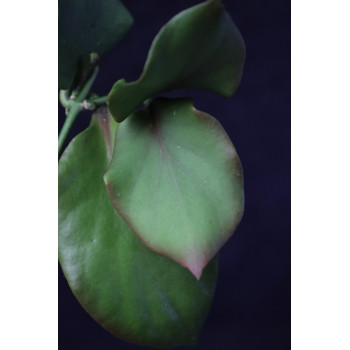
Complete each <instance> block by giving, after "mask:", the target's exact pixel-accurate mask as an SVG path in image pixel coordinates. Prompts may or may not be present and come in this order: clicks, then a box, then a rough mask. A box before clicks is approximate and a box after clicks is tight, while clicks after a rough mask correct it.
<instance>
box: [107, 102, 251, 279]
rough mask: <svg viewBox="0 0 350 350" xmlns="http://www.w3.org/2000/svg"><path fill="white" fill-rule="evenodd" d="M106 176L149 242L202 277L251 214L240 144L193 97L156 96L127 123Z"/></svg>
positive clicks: (123, 210)
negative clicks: (237, 147)
mask: <svg viewBox="0 0 350 350" xmlns="http://www.w3.org/2000/svg"><path fill="white" fill-rule="evenodd" d="M105 182H106V185H107V188H108V191H109V194H110V198H111V201H112V202H113V204H114V206H115V208H116V209H117V211H118V212H119V213H120V215H121V216H122V217H123V218H124V219H125V220H126V221H127V222H128V224H129V225H130V227H132V229H133V231H134V232H135V233H136V234H137V235H138V236H139V237H140V239H141V240H142V241H143V242H144V244H145V245H147V246H148V247H150V248H151V249H152V250H154V251H156V252H157V253H159V254H161V255H164V256H166V257H169V258H171V259H173V260H174V261H176V262H178V263H179V264H180V265H182V266H185V267H187V268H188V269H189V270H190V271H191V272H192V273H193V274H194V275H195V276H196V277H197V278H198V279H199V278H200V276H201V273H202V269H203V268H204V267H205V266H206V264H207V263H208V261H210V259H211V258H212V257H213V256H214V255H215V254H216V253H217V251H218V250H219V249H220V248H221V246H222V245H223V244H224V243H225V242H226V241H227V240H228V238H229V237H230V236H231V235H232V233H233V231H234V230H235V228H236V226H237V225H238V223H239V221H240V220H241V217H242V214H243V201H244V199H243V197H244V196H243V174H242V168H241V164H240V161H239V158H238V155H237V153H236V150H235V148H234V147H233V145H232V143H231V141H230V139H229V137H228V136H227V134H226V133H225V131H224V129H223V128H222V126H221V125H220V124H219V123H218V122H217V121H216V119H214V118H213V117H211V116H210V115H208V114H206V113H203V112H200V111H198V110H196V109H195V108H193V105H192V101H191V100H188V99H174V100H172V99H165V98H164V99H156V100H154V101H153V102H152V103H151V104H150V105H149V106H148V107H147V108H146V109H143V110H140V111H138V112H135V113H134V114H133V115H131V116H130V117H129V118H128V119H127V120H126V121H125V122H124V123H122V124H120V125H119V126H118V129H117V133H116V141H115V148H114V154H113V158H112V161H111V164H110V167H109V170H108V171H107V173H106V175H105Z"/></svg>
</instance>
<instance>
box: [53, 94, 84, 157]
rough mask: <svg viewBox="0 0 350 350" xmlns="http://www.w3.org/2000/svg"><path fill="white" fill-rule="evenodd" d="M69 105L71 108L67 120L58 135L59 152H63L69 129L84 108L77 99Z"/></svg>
mask: <svg viewBox="0 0 350 350" xmlns="http://www.w3.org/2000/svg"><path fill="white" fill-rule="evenodd" d="M69 106H70V108H69V112H68V114H67V117H66V120H65V122H64V124H63V127H62V129H61V131H60V134H59V135H58V154H59V153H60V152H61V149H62V146H63V144H64V141H65V140H66V138H67V136H68V133H69V130H70V129H71V127H72V125H73V123H74V121H75V118H76V117H77V116H78V114H79V113H80V112H81V110H82V109H83V106H82V105H81V103H78V102H75V101H71V102H70V104H69Z"/></svg>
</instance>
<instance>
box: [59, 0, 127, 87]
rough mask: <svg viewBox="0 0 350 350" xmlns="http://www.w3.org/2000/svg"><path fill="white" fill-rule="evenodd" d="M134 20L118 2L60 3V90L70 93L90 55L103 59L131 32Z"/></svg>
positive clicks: (68, 0) (84, 0)
mask: <svg viewBox="0 0 350 350" xmlns="http://www.w3.org/2000/svg"><path fill="white" fill-rule="evenodd" d="M132 23H133V19H132V17H131V15H130V13H129V11H128V10H127V9H126V8H125V7H124V5H123V4H122V3H121V2H120V1H119V0H103V1H96V0H59V1H58V87H59V89H69V88H70V87H71V85H72V83H73V81H74V79H75V77H76V75H77V74H78V72H81V70H82V68H83V66H84V65H86V63H87V62H88V61H89V54H90V53H92V52H96V53H97V54H98V56H100V57H101V56H102V55H104V54H105V53H106V52H107V51H108V50H110V49H111V48H112V47H113V46H114V45H116V44H117V43H118V42H119V41H120V40H121V39H122V38H123V37H124V36H125V34H126V33H127V32H128V31H129V29H130V27H131V25H132Z"/></svg>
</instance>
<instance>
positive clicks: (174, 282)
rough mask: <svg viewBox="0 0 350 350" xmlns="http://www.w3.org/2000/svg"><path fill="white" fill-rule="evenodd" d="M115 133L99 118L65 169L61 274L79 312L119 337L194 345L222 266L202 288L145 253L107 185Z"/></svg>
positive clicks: (71, 150) (74, 146)
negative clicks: (82, 311) (106, 180)
mask: <svg viewBox="0 0 350 350" xmlns="http://www.w3.org/2000/svg"><path fill="white" fill-rule="evenodd" d="M110 119H111V118H110ZM111 126H112V128H115V123H114V122H113V123H112V124H109V123H108V120H107V119H106V118H105V117H104V116H103V115H102V116H99V115H95V117H94V118H93V122H92V125H91V126H90V127H89V128H88V129H87V130H86V131H84V132H83V133H81V134H80V135H78V136H77V137H76V138H75V139H74V140H73V141H72V142H71V143H70V145H69V146H68V148H67V149H66V151H65V152H64V154H63V155H62V157H61V160H60V162H59V203H58V204H59V242H58V244H59V259H60V263H61V266H62V269H63V271H64V274H65V276H66V278H67V280H68V283H69V285H70V287H71V289H72V291H73V293H74V295H75V296H76V298H77V299H78V300H79V302H80V303H81V305H82V306H83V307H84V308H85V310H86V311H87V312H88V313H89V314H90V315H91V316H92V317H93V318H94V319H95V320H96V321H97V322H99V323H100V324H101V325H102V326H103V327H104V328H106V329H107V330H108V331H110V332H111V333H112V334H114V335H115V336H116V337H118V338H121V339H123V340H125V341H128V342H131V343H134V344H138V345H144V346H150V347H153V346H154V347H169V346H176V345H194V344H196V342H197V337H198V333H199V332H200V329H201V327H202V325H203V323H204V320H205V317H206V315H207V313H208V310H209V307H210V304H211V301H212V298H213V294H214V290H215V284H216V276H217V258H215V259H214V260H213V261H212V262H211V263H210V264H209V265H208V267H207V269H206V270H205V272H204V274H203V277H202V279H201V281H200V282H198V281H197V280H196V279H195V278H194V277H193V276H192V275H191V274H190V273H189V271H188V270H186V269H184V268H182V267H181V266H179V265H178V264H176V263H174V262H173V261H171V260H169V259H167V258H164V257H162V256H160V255H158V254H155V253H154V252H152V251H151V250H149V249H148V248H146V247H145V246H144V245H143V244H142V243H141V242H140V241H139V239H138V238H137V237H136V236H135V234H134V233H133V232H132V231H131V230H130V228H129V226H128V225H127V224H126V223H125V222H124V221H123V219H122V218H121V217H120V216H119V215H118V214H117V212H116V211H115V210H114V208H113V206H112V204H111V202H110V200H109V198H108V194H107V191H106V187H105V184H104V182H103V174H104V172H105V169H106V168H107V165H108V163H109V160H110V159H109V156H110V151H111V146H112V143H113V137H112V136H113V134H112V132H111V130H110V127H111ZM100 348H103V347H100Z"/></svg>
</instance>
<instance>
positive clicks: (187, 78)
mask: <svg viewBox="0 0 350 350" xmlns="http://www.w3.org/2000/svg"><path fill="white" fill-rule="evenodd" d="M244 58H245V46H244V41H243V39H242V37H241V34H240V33H239V31H238V29H237V27H236V26H235V24H234V23H233V21H232V19H231V17H230V15H229V14H228V13H227V12H226V11H225V9H224V6H223V5H222V3H221V2H220V1H219V0H208V1H206V2H204V3H202V4H199V5H196V6H193V7H191V8H190V9H188V10H185V11H183V12H181V13H179V14H178V15H176V16H175V17H174V18H173V19H171V20H170V21H169V22H168V23H167V24H166V25H165V26H164V27H163V28H162V29H161V30H160V32H159V33H158V35H157V36H156V37H155V39H154V41H153V43H152V46H151V48H150V51H149V54H148V58H147V61H146V64H145V67H144V70H143V73H142V75H141V77H140V78H139V79H138V80H137V81H135V82H130V83H127V82H125V80H124V79H121V80H119V81H117V82H116V83H115V84H114V86H113V88H112V90H111V91H110V93H109V99H108V102H109V109H110V111H111V113H112V115H113V117H114V118H115V119H116V120H117V121H118V122H121V121H123V120H124V119H125V118H126V117H127V116H128V115H129V114H131V113H132V112H134V111H135V110H136V108H137V107H138V106H139V105H140V104H141V103H142V102H143V101H144V100H146V99H147V98H149V97H150V96H152V95H153V94H155V93H157V92H160V91H168V90H174V89H179V88H198V89H205V90H210V91H213V92H215V93H218V94H221V95H223V96H227V97H229V96H232V95H233V94H234V92H235V91H236V89H237V87H238V85H239V83H240V80H241V75H242V70H243V64H244Z"/></svg>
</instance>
